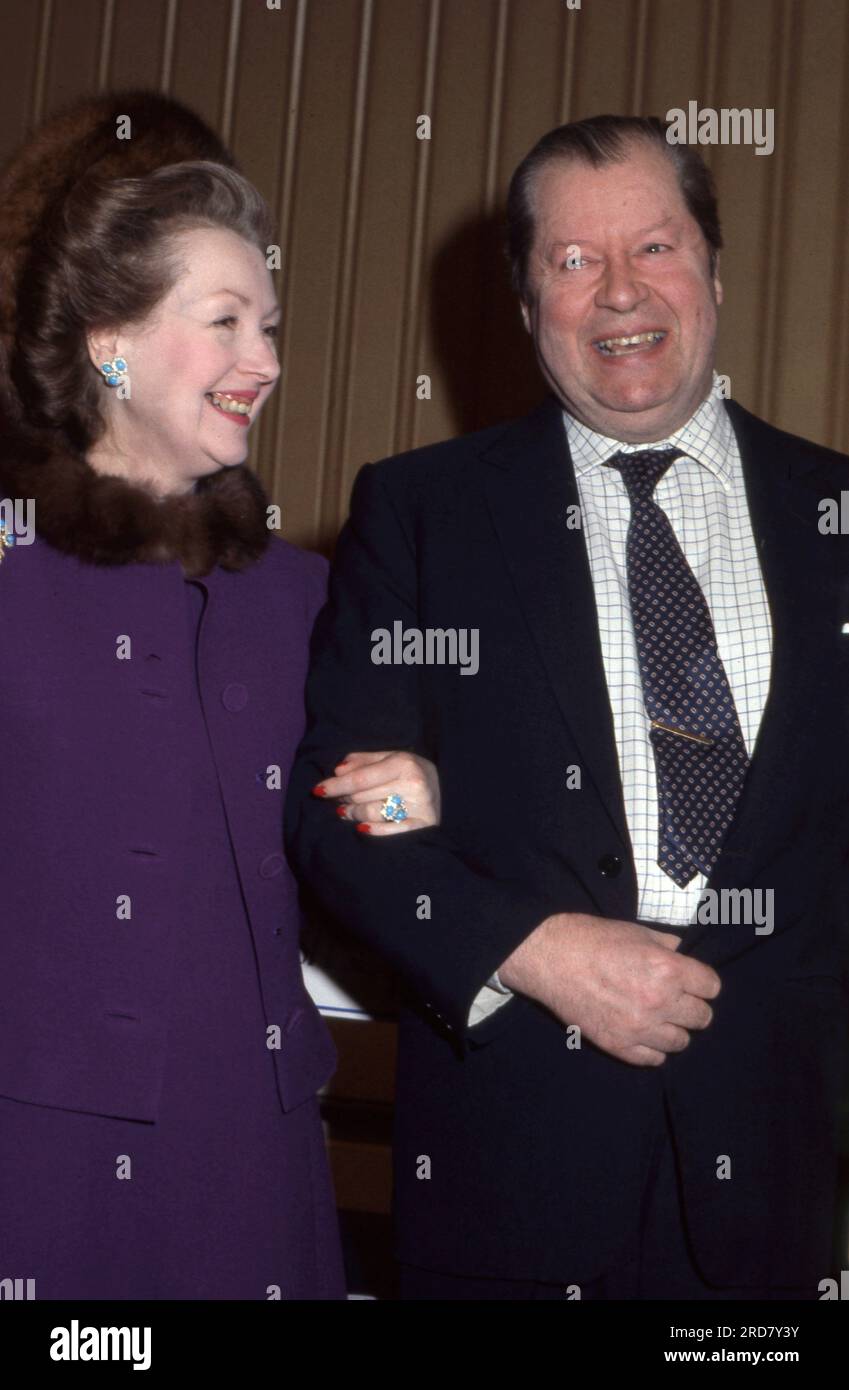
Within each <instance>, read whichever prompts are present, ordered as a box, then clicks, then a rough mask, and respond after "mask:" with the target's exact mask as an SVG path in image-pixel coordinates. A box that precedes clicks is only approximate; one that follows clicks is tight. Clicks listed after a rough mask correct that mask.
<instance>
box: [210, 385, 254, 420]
mask: <svg viewBox="0 0 849 1390" xmlns="http://www.w3.org/2000/svg"><path fill="white" fill-rule="evenodd" d="M207 400H209V401H211V402H212V404H213V405H214V406H217V407H218V409H219V410H224V411H226V412H227V413H228V414H229V415H250V413H251V408H250V405H249V404H248V402H247V401H237V400H236V399H235V398H234V397H233V396H228V395H227V393H226V392H225V391H208V392H207Z"/></svg>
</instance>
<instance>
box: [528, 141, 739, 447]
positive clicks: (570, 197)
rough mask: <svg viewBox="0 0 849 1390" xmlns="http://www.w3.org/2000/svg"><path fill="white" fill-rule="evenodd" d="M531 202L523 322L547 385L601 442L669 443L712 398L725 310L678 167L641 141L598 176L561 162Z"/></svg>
mask: <svg viewBox="0 0 849 1390" xmlns="http://www.w3.org/2000/svg"><path fill="white" fill-rule="evenodd" d="M531 198H532V203H533V207H534V210H535V234H534V242H533V246H532V248H531V254H530V257H529V261H528V277H527V297H526V298H525V300H524V301H523V304H522V314H523V317H524V320H525V326H526V328H527V329H528V331H529V332H530V333H531V334H532V335H533V339H534V345H535V347H536V352H537V358H538V360H539V363H540V366H541V368H542V371H543V374H544V376H545V378H546V380H547V381H548V383H549V385H550V386H551V387H552V389H553V390H554V392H555V394H556V395H557V396H558V397H559V399H560V400H561V401H562V402H563V404H564V405H565V406H566V408H567V410H569V411H570V413H571V414H572V415H574V416H575V417H576V418H577V419H578V420H581V421H582V422H583V423H584V424H586V425H589V426H590V427H591V428H592V429H595V430H598V431H599V433H600V434H605V435H608V436H610V437H611V438H614V439H621V440H623V441H626V442H628V443H650V442H653V441H655V440H659V439H664V438H665V437H666V436H667V435H669V434H671V433H672V432H673V431H674V430H676V429H679V428H680V427H681V426H682V425H683V424H685V423H686V422H687V420H689V418H690V416H691V415H693V413H694V412H695V411H696V410H697V409H698V407H699V405H701V403H702V401H703V400H704V399H705V398H706V397H707V395H708V393H709V392H710V389H711V383H712V373H713V364H714V353H715V344H716V329H717V314H716V310H717V305H719V304H720V303H721V302H722V287H721V285H720V283H719V279H718V277H717V276H716V275H715V274H711V270H710V255H709V247H708V245H707V243H706V241H705V239H704V236H703V235H702V232H701V229H700V227H699V225H698V223H697V222H696V220H695V218H694V217H693V216H692V214H691V213H690V212H689V210H688V208H687V205H686V202H685V200H684V196H683V194H682V192H681V189H680V187H679V185H678V179H677V176H676V173H675V169H674V167H673V165H672V163H671V161H670V160H669V159H667V158H666V156H665V155H664V154H663V153H662V152H661V151H660V150H657V149H654V148H652V146H651V145H650V144H648V143H647V142H645V141H633V142H632V143H631V144H630V146H629V147H628V152H627V155H626V157H625V158H624V159H623V160H621V161H618V162H616V163H612V164H605V165H603V166H602V167H600V168H594V167H593V166H592V165H591V164H586V163H583V162H579V161H576V160H569V161H563V160H559V161H554V162H552V163H550V164H548V165H545V166H543V167H542V168H541V169H540V170H539V171H538V172H537V174H536V176H535V179H534V183H533V188H532V191H531ZM567 248H572V250H574V248H578V250H579V251H580V264H579V265H577V266H575V265H574V261H575V259H576V258H575V257H574V256H572V257H569V256H568V254H567ZM570 261H571V262H572V264H571V265H570ZM628 340H631V341H628Z"/></svg>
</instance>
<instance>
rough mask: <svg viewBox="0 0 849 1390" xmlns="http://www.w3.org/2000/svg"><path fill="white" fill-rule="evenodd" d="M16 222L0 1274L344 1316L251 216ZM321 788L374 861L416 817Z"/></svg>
mask: <svg viewBox="0 0 849 1390" xmlns="http://www.w3.org/2000/svg"><path fill="white" fill-rule="evenodd" d="M120 105H121V103H119V109H120ZM79 148H80V147H79V143H77V144H75V146H74V151H75V157H77V155H78V152H79ZM54 153H55V151H54ZM134 157H136V158H138V152H137V151H136V152H135V156H134ZM28 158H30V156H29V155H27V154H26V153H25V154H24V156H22V159H21V160H20V161H19V163H18V165H17V169H18V172H20V169H21V168H25V167H27V160H28ZM54 167H55V166H54ZM136 167H138V166H136ZM41 177H43V175H42V176H41ZM9 178H10V176H9V175H8V173H7V176H6V183H5V188H6V190H7V191H8V188H9V186H10V183H9ZM12 182H13V183H14V179H12ZM42 192H43V188H42ZM36 201H37V200H36ZM42 202H43V206H42V207H41V210H40V212H39V215H38V216H34V215H29V216H28V218H23V219H22V221H21V225H23V224H25V225H26V226H27V227H28V239H27V242H26V245H21V246H19V247H17V248H16V249H15V254H14V255H10V254H9V248H8V246H7V247H6V253H7V254H6V257H5V264H6V268H7V269H8V266H9V265H10V264H13V265H14V277H13V280H14V287H13V295H12V300H11V311H12V312H11V313H10V312H9V310H10V306H9V304H7V305H5V309H6V316H5V318H6V321H5V328H6V329H7V333H6V337H5V351H4V359H5V361H4V364H3V370H2V371H0V393H2V403H3V423H2V431H0V435H2V438H0V501H2V502H3V503H4V507H5V510H4V512H3V513H2V516H3V519H4V520H5V521H6V526H5V535H4V541H3V545H2V547H0V553H1V554H2V559H1V560H0V643H1V644H2V649H3V652H4V663H3V668H2V672H0V731H2V738H3V747H4V763H5V777H4V782H5V795H4V799H3V810H2V813H0V883H2V887H3V922H2V932H0V982H2V983H1V984H0V992H2V999H0V1234H1V1235H2V1239H0V1248H2V1258H3V1264H4V1267H3V1269H1V1270H0V1277H4V1278H5V1277H11V1278H18V1277H20V1278H27V1279H34V1281H35V1296H36V1298H41V1299H44V1298H47V1299H63V1298H73V1299H77V1298H80V1299H102V1298H133V1299H147V1298H152V1299H163V1298H171V1299H224V1298H236V1299H271V1298H339V1297H343V1296H344V1282H343V1273H342V1265H341V1259H340V1251H339V1243H338V1233H337V1228H336V1220H335V1212H334V1204H333V1195H332V1189H331V1184H330V1178H329V1172H328V1168H327V1162H326V1156H325V1153H324V1148H323V1142H322V1133H321V1127H320V1121H319V1115H318V1102H317V1099H316V1091H317V1090H318V1088H319V1087H320V1086H321V1085H322V1084H323V1083H324V1082H325V1081H327V1079H328V1077H329V1076H330V1075H331V1073H332V1071H333V1068H334V1062H335V1052H334V1048H333V1043H332V1041H331V1039H330V1036H329V1033H328V1032H327V1030H326V1028H325V1025H324V1023H323V1021H322V1019H321V1018H320V1016H319V1014H318V1012H317V1010H316V1009H315V1007H314V1005H313V1004H312V1002H311V1000H310V999H309V997H308V995H307V994H306V991H305V989H304V986H303V981H302V977H301V971H300V962H299V956H298V926H299V916H298V906H297V890H296V885H295V882H294V879H293V878H292V875H291V873H290V871H289V868H288V865H287V864H286V861H285V859H284V856H283V853H282V830H281V812H282V796H283V794H284V790H285V785H286V778H287V772H288V768H289V764H290V761H291V758H292V755H293V753H294V750H295V748H296V746H297V743H298V740H299V737H300V734H301V732H302V724H303V703H302V686H303V680H304V676H305V671H306V661H307V642H308V637H309V632H310V628H311V625H312V622H313V618H314V616H315V614H316V611H317V609H318V608H319V606H320V605H321V603H322V602H323V592H324V584H325V570H326V566H325V563H324V561H323V560H322V559H320V558H319V557H318V556H315V555H310V554H307V553H305V552H302V551H298V550H296V549H295V548H294V547H292V546H290V545H287V544H286V543H284V542H283V541H281V540H279V539H277V538H273V539H272V537H271V533H270V531H269V527H268V525H267V502H266V498H265V495H264V493H263V490H262V488H261V486H260V484H259V482H258V480H257V479H256V478H255V476H254V475H253V474H252V473H250V472H249V471H248V470H247V469H246V468H245V467H244V466H243V465H244V461H245V459H246V456H247V452H248V442H247V441H248V436H249V432H250V427H251V425H252V423H253V422H254V421H255V420H256V418H257V416H258V414H259V412H260V411H261V410H262V409H263V407H264V405H265V403H266V401H267V400H268V397H269V396H270V394H271V392H272V391H273V389H274V387H275V385H276V383H277V380H278V377H279V373H280V367H279V363H278V360H277V354H276V350H275V344H274V335H275V333H276V328H277V322H278V318H279V308H278V305H277V304H276V302H275V297H274V291H273V285H272V279H271V275H270V273H269V271H268V269H267V266H266V260H265V250H266V247H267V246H268V245H269V244H270V243H272V242H273V240H274V238H273V235H272V227H271V225H270V223H269V215H268V209H267V207H266V205H265V204H264V202H263V200H262V199H261V198H260V196H259V194H258V193H257V192H256V190H255V189H254V188H253V187H252V186H251V185H250V184H249V183H248V182H247V181H246V180H245V179H243V178H242V177H241V176H240V175H239V174H238V173H236V172H235V171H234V170H233V169H232V168H229V167H227V165H226V164H225V163H217V162H213V161H210V160H202V159H201V160H189V161H188V162H181V163H177V164H170V165H166V166H165V167H159V168H155V167H154V168H152V169H150V170H149V171H148V172H145V173H141V174H139V175H138V176H136V177H132V178H129V177H128V178H115V177H106V176H105V175H104V173H103V172H102V170H101V171H100V172H98V171H95V172H93V173H90V174H89V175H88V176H84V177H82V178H81V179H79V180H77V181H76V182H75V183H74V184H73V186H72V187H71V188H70V189H67V188H65V189H63V190H62V192H61V195H60V194H57V193H56V192H55V190H54V196H53V197H52V198H51V197H46V196H45V197H43V198H42ZM30 213H32V208H30ZM12 221H13V222H14V217H13V218H12ZM10 317H11V318H12V319H13V323H12V324H11V325H10V323H9V319H10ZM31 514H34V523H35V531H34V534H33V535H29V534H26V532H24V533H23V534H22V533H21V528H20V526H18V527H16V526H13V525H11V524H10V522H9V518H10V517H14V516H17V517H21V516H27V517H28V516H29V515H31ZM16 530H17V532H18V534H13V532H15V531H16ZM30 541H31V542H32V543H31V544H30V543H29V542H30ZM386 773H388V774H391V781H389V782H387V781H386V780H385V774H386ZM346 779H347V780H346ZM337 780H338V785H336V786H334V787H332V788H329V789H328V794H338V795H340V796H341V795H342V794H343V793H348V794H349V795H348V796H347V798H346V801H345V802H343V806H344V811H343V814H344V815H345V816H346V818H348V819H350V818H352V817H357V818H358V819H359V820H361V821H362V822H363V823H367V824H371V823H372V822H373V825H374V829H375V832H376V833H377V832H378V827H384V822H383V820H382V818H381V813H380V811H381V807H380V803H381V801H382V799H383V797H385V796H386V795H387V794H388V793H389V791H393V792H400V793H401V795H402V796H405V797H406V799H407V800H408V801H409V802H410V803H411V809H412V811H413V812H414V815H413V816H411V818H410V820H409V826H411V827H414V826H416V825H418V824H422V823H427V821H428V820H429V819H430V818H432V815H433V810H432V806H431V805H430V804H429V802H428V796H427V794H426V790H423V787H424V782H423V771H422V765H421V764H420V763H418V762H417V760H414V759H412V758H409V757H405V756H403V755H397V756H393V755H390V754H382V753H380V754H374V753H370V754H365V755H357V754H354V755H352V758H351V760H350V763H349V766H348V767H346V768H344V769H342V770H341V775H340V778H339V779H337ZM355 786H359V787H360V788H361V790H356V791H355ZM361 802H362V803H363V804H360V803H361ZM328 813H329V812H328ZM386 828H387V829H388V828H389V827H386ZM391 828H392V830H393V831H394V832H395V833H399V832H402V831H403V830H404V829H405V828H406V827H405V825H404V824H401V825H396V826H392V827H391ZM339 833H340V834H346V833H353V829H352V828H349V827H342V826H340V831H339Z"/></svg>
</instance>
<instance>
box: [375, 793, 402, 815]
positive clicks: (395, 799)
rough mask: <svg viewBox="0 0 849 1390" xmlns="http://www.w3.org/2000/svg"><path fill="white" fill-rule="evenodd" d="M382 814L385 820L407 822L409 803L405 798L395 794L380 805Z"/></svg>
mask: <svg viewBox="0 0 849 1390" xmlns="http://www.w3.org/2000/svg"><path fill="white" fill-rule="evenodd" d="M380 814H381V815H382V816H383V819H384V820H406V819H407V803H406V801H405V800H404V798H403V796H399V795H398V793H397V792H393V793H392V795H391V796H387V797H386V798H385V799H384V800H383V801H382V802H381V803H380Z"/></svg>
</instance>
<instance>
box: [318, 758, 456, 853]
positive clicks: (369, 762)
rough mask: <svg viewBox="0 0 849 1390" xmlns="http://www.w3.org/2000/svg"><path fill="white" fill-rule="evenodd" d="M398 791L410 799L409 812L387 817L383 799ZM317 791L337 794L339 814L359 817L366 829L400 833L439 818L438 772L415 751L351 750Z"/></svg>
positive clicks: (359, 825)
mask: <svg viewBox="0 0 849 1390" xmlns="http://www.w3.org/2000/svg"><path fill="white" fill-rule="evenodd" d="M396 794H397V795H398V796H400V797H402V798H403V800H404V802H405V804H406V808H407V818H406V820H402V821H387V820H384V819H383V816H382V815H381V814H380V808H381V804H382V803H383V801H384V800H385V799H386V797H387V796H393V795H396ZM313 795H314V796H326V797H327V798H328V799H330V798H334V799H336V800H337V801H338V803H339V804H338V805H337V807H336V814H337V815H338V816H339V818H340V820H349V821H354V822H356V827H357V830H359V831H360V832H361V833H363V834H369V835H399V834H403V833H404V831H405V830H422V829H423V828H424V827H425V826H428V825H438V824H439V774H438V773H437V771H436V768H435V767H434V765H433V763H432V762H429V761H428V759H427V758H420V757H419V756H418V754H416V753H395V752H392V753H348V754H347V756H346V757H345V759H344V760H343V761H342V762H341V763H339V764H338V765H337V766H336V767H335V768H334V776H333V777H325V779H324V781H323V782H319V784H318V786H317V787H314V788H313Z"/></svg>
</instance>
